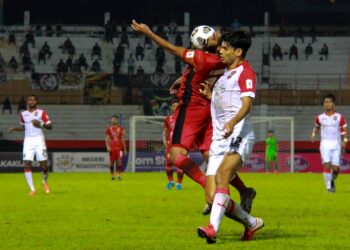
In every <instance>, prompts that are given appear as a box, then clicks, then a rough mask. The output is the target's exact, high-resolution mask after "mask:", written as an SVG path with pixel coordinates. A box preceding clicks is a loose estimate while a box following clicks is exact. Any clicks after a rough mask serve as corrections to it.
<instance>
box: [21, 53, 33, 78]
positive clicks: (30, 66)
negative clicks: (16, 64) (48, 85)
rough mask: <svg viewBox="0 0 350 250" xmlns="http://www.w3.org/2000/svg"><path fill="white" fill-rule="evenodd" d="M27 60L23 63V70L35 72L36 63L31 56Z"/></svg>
mask: <svg viewBox="0 0 350 250" xmlns="http://www.w3.org/2000/svg"><path fill="white" fill-rule="evenodd" d="M25 61H26V62H25V63H23V72H24V73H25V72H31V73H32V74H33V73H34V72H35V69H34V63H33V62H32V59H31V58H30V56H29V57H28V59H26V60H25Z"/></svg>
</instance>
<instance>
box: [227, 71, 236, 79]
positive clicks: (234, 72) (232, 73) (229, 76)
mask: <svg viewBox="0 0 350 250" xmlns="http://www.w3.org/2000/svg"><path fill="white" fill-rule="evenodd" d="M234 74H236V71H232V72H231V73H230V74H229V75H228V76H227V79H230V78H231V77H232V76H233V75H234Z"/></svg>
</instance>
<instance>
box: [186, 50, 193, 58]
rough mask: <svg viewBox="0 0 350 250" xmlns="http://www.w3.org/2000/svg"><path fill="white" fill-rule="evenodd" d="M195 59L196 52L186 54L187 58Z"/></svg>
mask: <svg viewBox="0 0 350 250" xmlns="http://www.w3.org/2000/svg"><path fill="white" fill-rule="evenodd" d="M193 57H194V51H188V52H187V53H186V58H193Z"/></svg>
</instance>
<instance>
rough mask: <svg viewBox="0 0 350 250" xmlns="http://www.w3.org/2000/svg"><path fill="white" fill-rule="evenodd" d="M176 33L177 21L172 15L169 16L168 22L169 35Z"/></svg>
mask: <svg viewBox="0 0 350 250" xmlns="http://www.w3.org/2000/svg"><path fill="white" fill-rule="evenodd" d="M176 32H177V21H176V17H175V15H174V14H172V15H171V18H170V22H169V34H171V35H174V34H176Z"/></svg>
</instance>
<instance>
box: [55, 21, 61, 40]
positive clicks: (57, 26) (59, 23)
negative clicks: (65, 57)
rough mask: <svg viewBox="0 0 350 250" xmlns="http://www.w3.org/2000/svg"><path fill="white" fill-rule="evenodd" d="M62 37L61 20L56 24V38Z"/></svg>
mask: <svg viewBox="0 0 350 250" xmlns="http://www.w3.org/2000/svg"><path fill="white" fill-rule="evenodd" d="M61 35H62V23H61V20H57V23H56V36H57V37H60V36H61Z"/></svg>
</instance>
